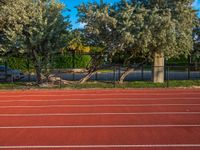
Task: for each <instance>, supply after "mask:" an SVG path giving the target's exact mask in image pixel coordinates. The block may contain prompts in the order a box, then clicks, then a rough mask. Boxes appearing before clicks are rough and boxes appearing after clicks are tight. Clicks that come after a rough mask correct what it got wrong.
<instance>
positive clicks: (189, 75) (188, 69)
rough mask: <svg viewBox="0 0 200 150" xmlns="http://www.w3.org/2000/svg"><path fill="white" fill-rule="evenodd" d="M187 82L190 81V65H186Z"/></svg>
mask: <svg viewBox="0 0 200 150" xmlns="http://www.w3.org/2000/svg"><path fill="white" fill-rule="evenodd" d="M188 80H190V64H188Z"/></svg>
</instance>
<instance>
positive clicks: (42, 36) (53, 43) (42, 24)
mask: <svg viewBox="0 0 200 150" xmlns="http://www.w3.org/2000/svg"><path fill="white" fill-rule="evenodd" d="M63 9H64V6H63V5H62V4H61V3H58V2H56V1H54V0H35V1H33V0H18V1H12V0H10V1H8V3H7V4H6V5H3V6H2V8H1V11H0V20H3V22H4V23H3V24H2V25H1V28H0V33H1V35H0V36H1V43H0V44H1V45H0V48H1V54H8V53H10V54H23V55H24V56H26V57H27V58H28V59H31V60H32V61H33V63H34V65H35V68H36V72H37V77H38V82H40V81H41V70H42V68H43V67H45V66H46V65H48V61H49V57H50V56H51V55H52V54H54V53H56V52H57V51H58V50H59V49H60V48H62V47H65V44H66V38H67V34H68V32H67V28H69V27H70V23H69V21H68V17H67V18H65V17H63V15H62V10H63Z"/></svg>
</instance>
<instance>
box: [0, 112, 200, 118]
mask: <svg viewBox="0 0 200 150" xmlns="http://www.w3.org/2000/svg"><path fill="white" fill-rule="evenodd" d="M104 115H200V112H136V113H103V112H101V113H46V114H45V113H41V114H40V113H38V114H0V117H35V116H104Z"/></svg>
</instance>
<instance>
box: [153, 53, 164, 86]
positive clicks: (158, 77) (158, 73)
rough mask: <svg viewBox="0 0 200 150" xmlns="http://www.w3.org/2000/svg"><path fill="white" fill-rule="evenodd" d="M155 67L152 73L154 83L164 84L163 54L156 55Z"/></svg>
mask: <svg viewBox="0 0 200 150" xmlns="http://www.w3.org/2000/svg"><path fill="white" fill-rule="evenodd" d="M153 59H154V62H153V63H154V65H153V71H152V77H153V82H154V83H164V74H165V73H164V70H165V69H164V68H165V67H164V54H163V53H162V52H160V53H158V52H155V53H154V58H153Z"/></svg>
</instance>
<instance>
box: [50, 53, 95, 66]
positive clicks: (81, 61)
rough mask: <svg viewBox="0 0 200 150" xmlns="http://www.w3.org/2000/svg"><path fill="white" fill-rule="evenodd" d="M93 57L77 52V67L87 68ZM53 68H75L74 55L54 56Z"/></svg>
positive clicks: (75, 58) (75, 60) (75, 59)
mask: <svg viewBox="0 0 200 150" xmlns="http://www.w3.org/2000/svg"><path fill="white" fill-rule="evenodd" d="M90 60H91V57H90V56H89V55H79V54H76V55H75V57H74V65H75V66H74V67H75V68H85V67H86V66H87V64H88V63H89V62H90ZM52 66H53V68H59V69H63V68H73V56H72V55H59V56H56V57H54V58H53V61H52Z"/></svg>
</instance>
